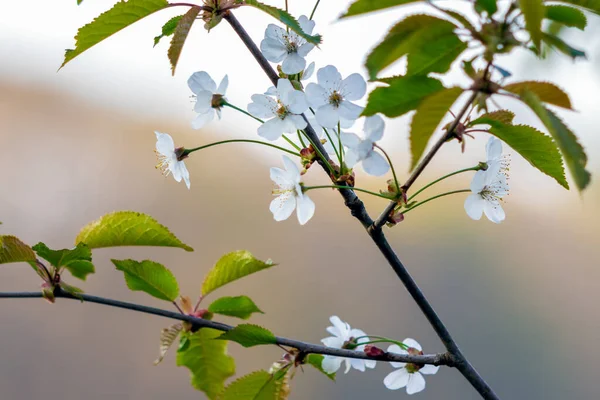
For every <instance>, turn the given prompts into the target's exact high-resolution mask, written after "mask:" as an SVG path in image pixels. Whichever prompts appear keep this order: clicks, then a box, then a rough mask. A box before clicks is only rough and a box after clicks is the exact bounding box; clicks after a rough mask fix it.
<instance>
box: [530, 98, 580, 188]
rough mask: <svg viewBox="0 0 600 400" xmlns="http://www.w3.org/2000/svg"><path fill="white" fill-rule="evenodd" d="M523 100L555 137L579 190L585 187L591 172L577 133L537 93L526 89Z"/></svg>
mask: <svg viewBox="0 0 600 400" xmlns="http://www.w3.org/2000/svg"><path fill="white" fill-rule="evenodd" d="M521 100H522V101H523V102H524V103H525V104H527V105H528V106H529V108H531V110H532V111H533V112H534V113H535V114H536V115H537V116H538V118H539V119H540V120H541V121H542V123H543V124H544V125H545V126H546V129H548V132H550V135H552V137H553V138H554V141H555V142H556V144H557V145H558V148H559V149H560V151H561V153H562V155H563V157H564V159H565V163H566V164H567V167H568V168H569V171H571V175H572V176H573V179H574V180H575V184H576V185H577V187H578V188H579V190H583V189H585V188H586V187H587V185H588V184H589V183H590V179H591V174H590V173H589V171H587V170H586V169H585V167H586V165H587V155H586V154H585V150H584V149H583V147H582V146H581V144H579V142H578V140H577V137H576V136H575V134H574V133H573V132H572V131H571V130H570V129H569V128H568V127H567V126H566V125H565V123H564V122H563V121H562V120H561V119H560V118H559V117H558V116H556V114H554V113H553V112H552V111H550V110H548V109H547V108H546V107H544V105H543V104H542V102H541V101H540V99H539V97H537V96H536V94H535V93H533V92H530V91H528V90H526V91H524V92H523V93H522V94H521Z"/></svg>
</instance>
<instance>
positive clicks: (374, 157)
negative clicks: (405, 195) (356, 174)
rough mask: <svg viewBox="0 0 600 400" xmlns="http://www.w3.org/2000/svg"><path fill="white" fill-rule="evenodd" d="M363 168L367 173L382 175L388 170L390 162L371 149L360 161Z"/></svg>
mask: <svg viewBox="0 0 600 400" xmlns="http://www.w3.org/2000/svg"><path fill="white" fill-rule="evenodd" d="M362 166H363V169H364V170H365V172H366V173H367V174H369V175H373V176H382V175H385V174H386V173H387V172H388V171H389V170H390V164H388V162H387V160H386V159H385V157H383V156H382V155H381V154H379V153H378V152H376V151H371V152H370V153H369V155H368V156H367V157H366V158H365V159H364V160H363V162H362Z"/></svg>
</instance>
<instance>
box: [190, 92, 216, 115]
mask: <svg viewBox="0 0 600 400" xmlns="http://www.w3.org/2000/svg"><path fill="white" fill-rule="evenodd" d="M212 98H213V94H212V92H209V91H208V90H201V91H199V92H198V94H197V95H196V104H195V105H194V111H195V112H197V113H198V114H204V113H205V112H207V111H208V110H210V109H211V108H212Z"/></svg>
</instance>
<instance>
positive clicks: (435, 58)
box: [366, 14, 466, 79]
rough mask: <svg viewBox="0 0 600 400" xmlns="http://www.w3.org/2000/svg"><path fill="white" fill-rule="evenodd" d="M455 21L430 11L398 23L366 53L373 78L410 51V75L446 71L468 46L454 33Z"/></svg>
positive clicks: (408, 71) (368, 67)
mask: <svg viewBox="0 0 600 400" xmlns="http://www.w3.org/2000/svg"><path fill="white" fill-rule="evenodd" d="M455 29H456V25H454V24H453V23H451V22H449V21H447V20H444V19H439V18H436V17H432V16H431V15H424V14H418V15H411V16H409V17H407V18H405V19H404V20H402V21H400V22H399V23H397V24H396V25H395V26H394V27H393V28H392V29H391V30H390V32H389V33H388V34H387V36H386V37H385V38H384V40H383V41H382V42H381V43H380V44H379V45H378V46H377V47H375V48H374V49H373V51H372V52H371V54H369V56H368V57H367V61H366V67H367V69H368V70H369V75H370V77H371V79H376V78H377V74H378V73H379V72H380V71H381V70H383V69H384V68H386V67H387V66H389V65H391V64H392V63H393V62H395V61H397V60H399V59H401V58H402V57H404V56H406V55H408V66H407V74H408V75H418V74H423V75H425V74H427V73H429V72H439V73H444V72H447V71H448V69H449V68H450V65H451V64H452V62H453V61H454V60H455V59H456V58H457V57H458V56H459V55H460V54H461V53H462V52H463V51H464V49H466V44H465V43H463V42H462V41H461V40H460V39H459V38H458V37H457V36H456V35H455V34H454V30H455Z"/></svg>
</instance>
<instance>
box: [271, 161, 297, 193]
mask: <svg viewBox="0 0 600 400" xmlns="http://www.w3.org/2000/svg"><path fill="white" fill-rule="evenodd" d="M270 175H271V180H272V181H273V182H275V184H276V185H277V186H279V187H280V188H281V189H284V190H287V189H292V188H293V187H294V185H295V184H296V182H295V181H294V178H293V177H292V176H290V173H289V172H287V171H284V170H282V169H281V168H277V167H272V168H271V170H270Z"/></svg>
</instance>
